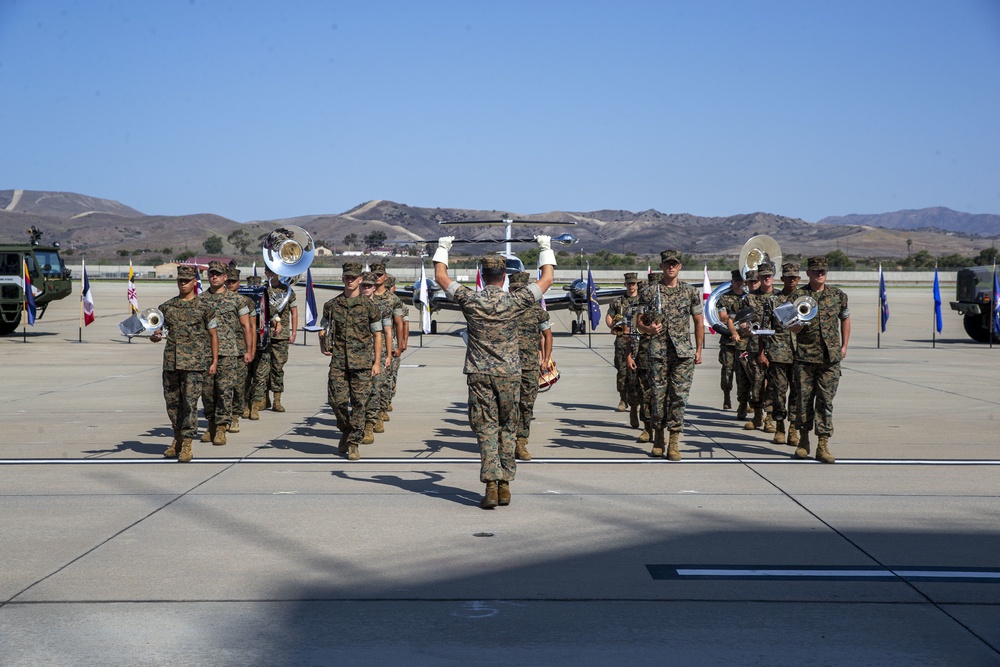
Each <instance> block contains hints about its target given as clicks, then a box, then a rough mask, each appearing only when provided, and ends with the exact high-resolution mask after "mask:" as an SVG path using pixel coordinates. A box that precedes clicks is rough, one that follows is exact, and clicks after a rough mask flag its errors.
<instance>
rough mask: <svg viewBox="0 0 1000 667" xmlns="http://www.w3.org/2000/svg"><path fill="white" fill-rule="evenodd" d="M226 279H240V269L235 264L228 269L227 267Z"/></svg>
mask: <svg viewBox="0 0 1000 667" xmlns="http://www.w3.org/2000/svg"><path fill="white" fill-rule="evenodd" d="M226 279H227V280H239V279H240V270H239V269H237V268H236V267H235V266H230V267H229V268H228V269H226Z"/></svg>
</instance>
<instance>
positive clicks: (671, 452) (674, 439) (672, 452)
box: [666, 431, 681, 461]
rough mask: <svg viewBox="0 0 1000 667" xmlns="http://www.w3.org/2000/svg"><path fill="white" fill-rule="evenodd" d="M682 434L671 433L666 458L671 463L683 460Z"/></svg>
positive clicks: (678, 432) (677, 432)
mask: <svg viewBox="0 0 1000 667" xmlns="http://www.w3.org/2000/svg"><path fill="white" fill-rule="evenodd" d="M680 447H681V432H680V431H671V432H670V442H669V443H667V454H666V457H667V459H668V460H670V461H680V460H681V450H680Z"/></svg>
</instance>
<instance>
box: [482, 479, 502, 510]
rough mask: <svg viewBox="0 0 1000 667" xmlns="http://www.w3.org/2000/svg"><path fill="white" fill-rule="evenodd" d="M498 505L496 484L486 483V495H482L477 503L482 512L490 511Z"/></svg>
mask: <svg viewBox="0 0 1000 667" xmlns="http://www.w3.org/2000/svg"><path fill="white" fill-rule="evenodd" d="M499 504H500V499H499V498H498V497H497V483H496V482H486V493H484V494H483V499H482V500H481V501H479V506H480V507H482V508H483V509H484V510H491V509H493V508H494V507H496V506H497V505H499Z"/></svg>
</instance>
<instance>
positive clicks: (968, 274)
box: [951, 266, 1000, 343]
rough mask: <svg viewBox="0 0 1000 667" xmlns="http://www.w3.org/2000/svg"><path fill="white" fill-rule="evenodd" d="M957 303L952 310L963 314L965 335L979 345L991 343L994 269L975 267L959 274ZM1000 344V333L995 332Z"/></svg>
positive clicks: (995, 339)
mask: <svg viewBox="0 0 1000 667" xmlns="http://www.w3.org/2000/svg"><path fill="white" fill-rule="evenodd" d="M956 298H957V299H958V300H957V301H952V302H951V309H952V310H956V311H958V312H959V313H961V314H962V320H963V324H964V325H965V333H967V334H969V336H970V337H971V338H972V340H974V341H976V342H978V343H988V342H990V318H991V316H992V315H993V267H992V266H974V267H972V268H971V269H962V270H961V271H959V272H958V287H957V289H956ZM993 341H994V342H1000V332H996V331H994V332H993Z"/></svg>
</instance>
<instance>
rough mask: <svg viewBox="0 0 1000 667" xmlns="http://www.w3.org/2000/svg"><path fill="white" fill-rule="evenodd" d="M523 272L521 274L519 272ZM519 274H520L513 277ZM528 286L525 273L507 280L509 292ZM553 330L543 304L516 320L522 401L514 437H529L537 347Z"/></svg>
mask: <svg viewBox="0 0 1000 667" xmlns="http://www.w3.org/2000/svg"><path fill="white" fill-rule="evenodd" d="M522 273H524V272H522ZM515 275H520V274H515ZM527 284H528V274H527V273H524V276H523V278H520V279H519V280H517V281H515V280H514V276H511V279H510V289H511V290H512V291H513V290H517V289H521V288H522V287H525V286H526V285H527ZM551 328H552V323H551V322H550V321H549V314H548V312H546V311H544V310H542V304H540V303H535V304H534V305H533V306H532V307H531V308H529V309H528V310H526V311H524V312H523V313H521V315H520V317H518V319H517V349H518V353H519V357H520V359H519V360H520V363H521V398H520V401H519V405H520V421H521V423H520V426H519V427H518V429H517V437H518V438H524V439H525V440H527V439H528V438H529V437H530V434H531V420H532V419H533V418H534V416H535V400H537V399H538V377H539V375H541V364H540V363H539V356H538V351H539V349H540V348H539V344H540V343H541V340H542V332H543V331H546V330H548V329H551Z"/></svg>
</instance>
